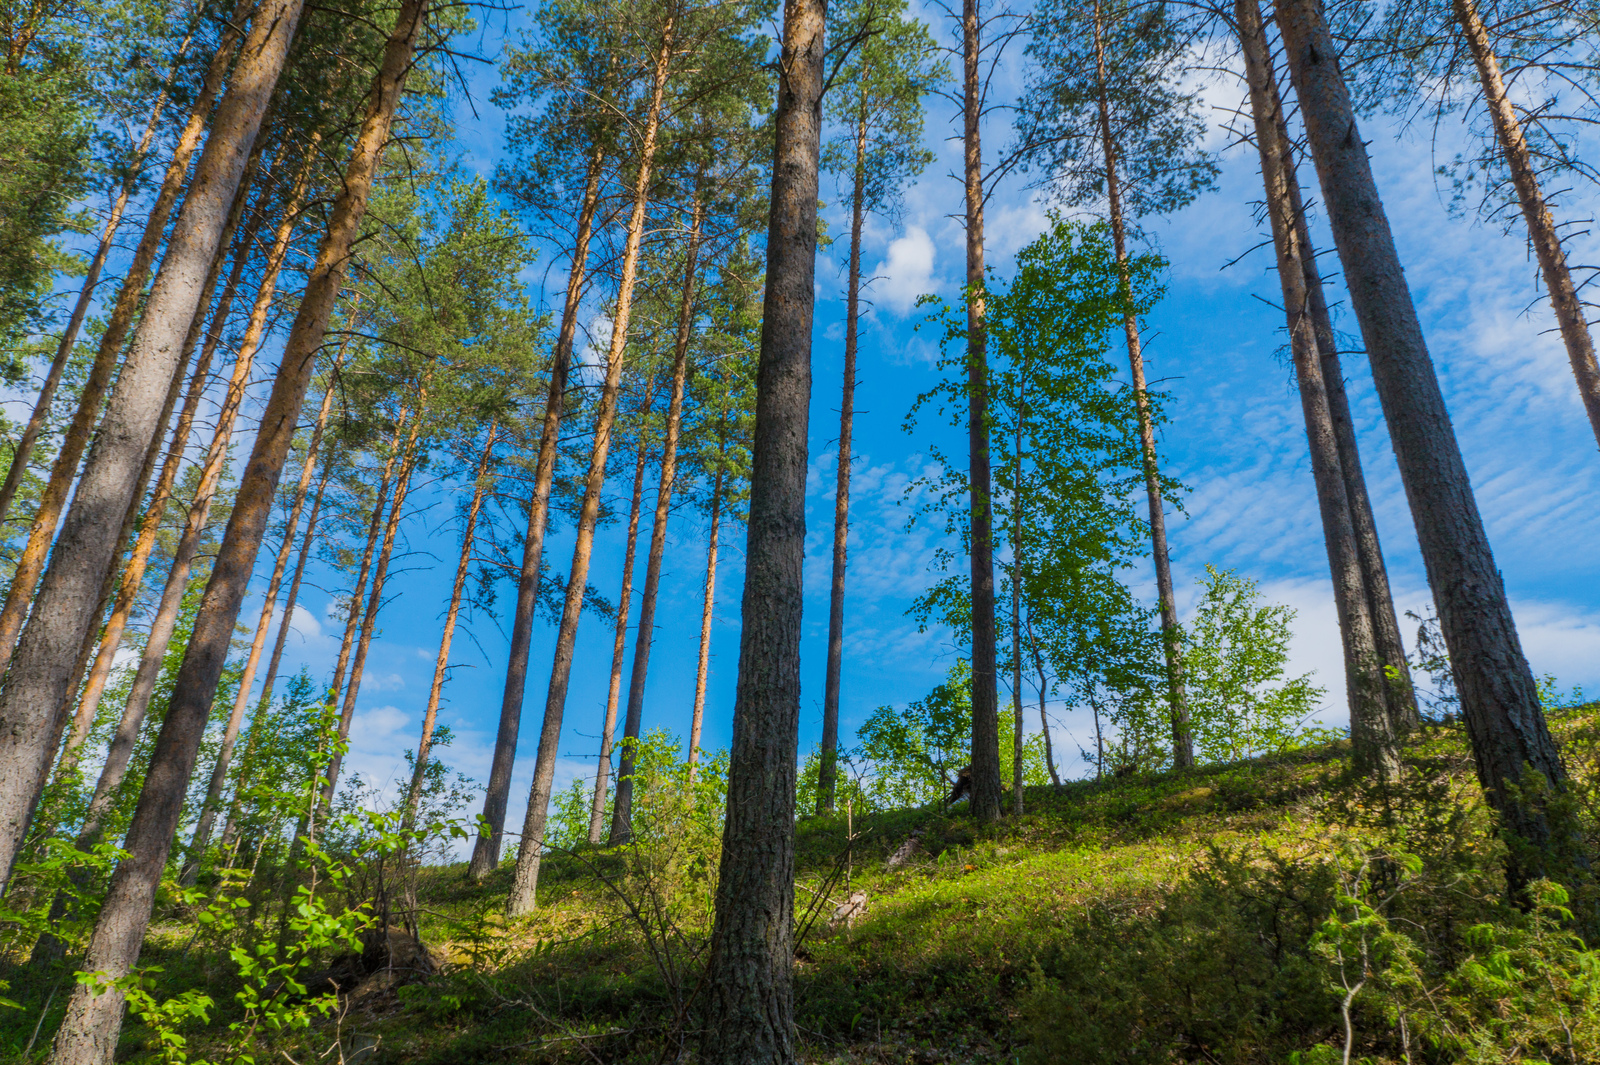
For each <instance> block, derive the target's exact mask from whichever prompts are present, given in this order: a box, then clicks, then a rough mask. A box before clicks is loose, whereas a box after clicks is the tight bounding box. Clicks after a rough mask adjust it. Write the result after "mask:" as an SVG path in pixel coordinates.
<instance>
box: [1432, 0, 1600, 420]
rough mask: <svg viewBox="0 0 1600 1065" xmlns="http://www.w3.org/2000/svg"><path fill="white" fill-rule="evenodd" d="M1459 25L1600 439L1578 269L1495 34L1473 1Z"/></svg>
mask: <svg viewBox="0 0 1600 1065" xmlns="http://www.w3.org/2000/svg"><path fill="white" fill-rule="evenodd" d="M1454 7H1455V13H1456V21H1457V22H1458V23H1459V24H1460V26H1461V33H1462V36H1464V37H1465V38H1466V40H1467V47H1468V48H1469V49H1470V50H1471V52H1472V61H1473V63H1474V64H1476V66H1477V68H1478V80H1479V81H1480V82H1481V83H1482V85H1483V102H1484V104H1485V106H1487V107H1488V109H1489V118H1490V120H1492V121H1493V122H1494V135H1495V139H1496V140H1497V141H1499V142H1500V154H1501V155H1502V156H1503V157H1504V158H1505V161H1506V168H1507V169H1509V170H1510V171H1511V182H1512V184H1513V185H1515V186H1516V189H1517V201H1518V202H1519V203H1520V204H1521V206H1522V218H1523V221H1525V222H1526V223H1527V225H1528V240H1529V242H1530V243H1531V244H1532V245H1533V250H1534V253H1535V254H1536V255H1538V257H1539V270H1540V272H1541V273H1543V274H1544V283H1545V288H1546V289H1548V290H1549V293H1550V307H1551V309H1552V310H1554V311H1555V314H1556V324H1557V325H1558V326H1559V327H1560V329H1561V340H1562V342H1563V343H1564V344H1565V345H1566V348H1567V359H1568V361H1570V362H1571V363H1572V376H1573V377H1574V378H1575V379H1576V380H1577V384H1578V396H1579V398H1581V399H1582V400H1583V408H1584V410H1585V411H1586V412H1588V415H1589V427H1590V429H1592V430H1593V431H1594V435H1595V439H1596V440H1597V441H1600V362H1596V360H1595V354H1594V338H1593V337H1591V336H1590V335H1589V323H1588V320H1587V319H1586V318H1585V317H1584V310H1583V302H1582V300H1580V299H1579V298H1578V289H1577V286H1576V285H1574V284H1573V282H1572V271H1571V270H1569V269H1568V268H1567V253H1566V250H1565V249H1564V248H1562V246H1561V234H1560V231H1559V230H1558V229H1557V228H1556V220H1555V218H1554V217H1552V216H1551V214H1550V206H1549V204H1547V203H1546V202H1545V199H1544V192H1543V191H1542V190H1541V189H1540V188H1539V176H1538V174H1537V173H1536V172H1535V171H1534V167H1533V158H1532V156H1531V154H1530V153H1529V151H1528V141H1527V138H1526V137H1524V136H1523V134H1522V123H1520V122H1518V121H1517V111H1516V108H1515V107H1514V106H1513V105H1512V103H1511V100H1510V98H1509V97H1508V96H1507V95H1506V86H1505V82H1504V81H1503V80H1502V79H1501V77H1500V60H1499V58H1498V57H1496V55H1495V54H1494V45H1493V44H1492V43H1491V42H1490V40H1489V31H1488V29H1487V28H1485V26H1484V24H1483V19H1482V17H1481V16H1480V15H1479V14H1478V8H1477V5H1476V4H1474V3H1473V2H1472V0H1454Z"/></svg>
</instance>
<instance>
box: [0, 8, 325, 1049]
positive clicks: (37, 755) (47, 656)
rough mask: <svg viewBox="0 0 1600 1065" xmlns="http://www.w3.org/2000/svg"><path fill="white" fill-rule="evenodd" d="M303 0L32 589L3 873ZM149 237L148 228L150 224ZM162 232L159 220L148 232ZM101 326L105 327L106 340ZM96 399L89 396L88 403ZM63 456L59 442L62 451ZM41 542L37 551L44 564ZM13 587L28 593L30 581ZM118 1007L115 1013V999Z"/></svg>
mask: <svg viewBox="0 0 1600 1065" xmlns="http://www.w3.org/2000/svg"><path fill="white" fill-rule="evenodd" d="M301 2H302V0H266V3H267V6H266V7H265V8H263V9H262V10H261V11H260V12H259V13H258V15H257V17H256V19H255V22H254V23H253V24H252V26H251V29H250V36H249V38H248V39H247V40H246V41H245V44H244V49H243V53H242V55H241V57H240V60H239V63H238V65H237V66H236V67H235V69H234V74H233V81H232V83H231V84H230V86H229V88H228V93H227V95H226V96H225V97H224V98H223V100H222V102H221V104H220V105H219V106H218V108H217V113H216V117H215V118H214V120H213V121H212V126H211V129H212V132H211V136H210V138H209V139H208V140H207V141H206V147H205V151H204V152H203V153H202V154H201V158H200V162H199V164H198V166H197V168H196V170H195V176H194V180H193V181H192V182H191V183H190V187H189V194H188V197H187V198H186V199H185V201H184V205H183V210H182V211H181V212H180V214H179V217H178V220H177V223H176V224H175V226H174V229H173V232H172V237H171V239H170V240H169V241H168V243H167V253H166V256H165V258H164V260H163V261H162V264H161V271H160V273H159V275H158V276H157V277H156V282H155V285H154V287H153V289H152V290H151V293H150V298H149V299H148V301H146V303H145V308H144V315H143V318H142V320H141V321H140V324H139V329H138V332H137V333H136V335H135V336H134V339H133V346H132V349H131V351H130V352H129V354H128V356H127V358H126V359H125V360H123V362H122V369H121V372H120V374H119V375H118V378H117V386H116V389H115V391H114V392H113V394H112V396H111V402H110V406H109V409H108V410H107V412H106V415H105V419H104V421H103V422H102V424H101V427H100V432H99V434H98V436H97V439H96V441H95V446H94V449H93V451H92V452H91V453H90V455H89V460H88V463H87V464H86V466H85V468H84V472H83V476H82V477H81V478H79V480H78V487H77V491H76V493H75V495H74V497H73V501H72V507H71V509H70V510H69V511H68V512H67V516H66V520H65V522H64V523H63V526H62V530H61V535H60V537H59V538H58V540H57V542H56V547H55V550H54V552H53V554H52V559H53V562H54V564H53V565H51V566H50V569H49V572H47V573H46V574H45V576H44V579H43V581H42V582H41V584H40V586H39V590H38V594H37V595H36V596H34V598H33V611H32V617H31V618H30V622H29V624H28V626H27V629H26V630H25V631H24V632H23V635H22V638H21V640H20V641H19V642H18V644H17V648H16V653H15V656H14V658H13V659H12V661H11V663H10V666H11V669H10V677H9V681H8V683H7V685H6V688H5V690H4V692H0V883H4V882H5V881H7V880H9V878H10V875H11V865H12V862H13V861H14V860H15V858H16V853H17V848H18V847H19V846H20V844H21V842H22V835H23V833H24V832H25V831H26V828H27V823H28V819H29V817H30V816H31V814H32V805H33V803H32V798H33V797H34V796H36V795H37V794H38V792H39V788H40V784H41V782H42V781H43V779H44V778H45V775H46V774H47V773H48V772H49V767H50V762H51V758H52V755H54V753H55V749H56V745H57V742H58V741H59V738H60V736H61V731H62V728H63V726H64V725H65V721H64V720H63V719H62V718H61V715H60V707H61V706H62V703H63V700H65V698H66V695H67V688H68V687H69V686H70V684H71V683H72V681H73V680H74V679H76V678H74V677H72V676H70V673H71V671H72V668H73V666H74V664H75V658H76V653H77V651H78V648H79V647H80V646H81V645H82V643H83V639H84V636H85V634H86V633H87V631H88V629H89V627H90V626H91V625H93V624H94V621H95V616H94V615H95V611H96V610H97V608H98V607H99V605H100V586H101V583H102V580H103V578H104V575H105V572H106V568H107V566H108V565H109V564H110V562H111V558H112V556H113V554H115V552H116V549H117V544H116V538H117V534H118V533H119V532H120V531H121V528H122V518H123V515H124V514H126V513H127V510H128V506H129V504H130V503H131V502H132V499H133V493H134V490H135V488H136V484H135V482H136V481H137V474H138V471H139V466H140V464H141V463H142V462H143V460H144V456H145V452H146V450H147V449H148V448H149V447H150V440H151V438H152V437H153V436H155V434H156V432H157V430H158V429H159V426H158V425H157V424H156V420H157V418H158V417H159V415H160V411H161V400H162V397H163V396H164V395H165V394H166V391H167V386H168V383H169V382H170V381H171V380H172V375H173V374H174V373H175V372H177V367H178V365H179V360H180V357H181V350H180V349H181V346H182V340H183V337H184V334H185V333H187V332H188V329H189V325H190V323H191V322H192V321H193V319H194V314H195V310H196V308H197V306H198V304H199V298H200V291H201V288H202V287H203V285H204V279H205V276H206V274H207V272H208V271H209V269H210V267H211V263H212V260H213V259H214V258H215V257H216V254H217V248H218V247H219V245H220V243H221V239H222V230H223V227H224V225H225V224H226V221H227V216H228V213H229V206H230V204H231V203H232V201H233V198H234V194H235V193H236V192H237V191H238V188H239V183H240V180H241V179H242V178H243V177H244V173H245V169H246V167H247V165H248V162H249V159H250V156H251V155H252V154H253V149H254V147H255V141H256V134H257V133H258V132H259V131H260V126H261V120H262V117H263V115H264V114H265V112H266V110H267V105H268V103H269V101H270V99H271V96H272V91H273V87H274V86H275V85H276V83H277V80H278V74H279V72H280V71H281V70H282V68H283V61H284V57H285V56H286V55H287V53H288V47H289V41H290V39H291V38H292V36H293V33H294V27H295V23H296V21H297V20H298V18H299V13H300V4H301ZM146 236H147V237H152V234H151V233H149V232H148V230H147V232H146ZM159 237H160V232H159V231H158V232H156V233H155V234H154V235H153V237H152V239H159ZM152 254H153V253H152ZM110 337H111V333H110V331H108V333H107V339H109V338H110ZM120 348H121V341H120V338H119V339H118V340H117V343H116V344H114V345H109V346H108V345H105V344H103V345H102V351H106V350H109V351H111V352H112V353H113V354H114V353H115V352H117V351H119V350H120ZM113 361H114V360H113ZM107 372H108V373H109V370H108V371H107ZM98 403H99V400H98V398H96V399H95V400H94V403H93V404H87V405H89V406H98ZM85 434H87V427H86V426H85ZM69 435H70V434H69ZM68 458H69V455H68V453H67V450H66V449H65V447H64V449H63V453H62V456H61V459H63V460H65V459H68ZM76 462H77V460H76V458H75V457H72V458H71V461H69V462H67V463H66V465H67V466H69V467H73V468H75V467H76ZM58 464H59V462H58ZM64 491H65V489H64V487H63V493H64ZM41 517H42V518H43V523H42V524H41V523H40V522H38V521H36V522H35V524H36V526H39V527H43V525H49V526H50V527H51V528H52V529H53V528H54V518H53V517H51V516H50V515H48V514H44V515H42V516H41ZM45 546H46V547H48V544H46V545H45ZM43 551H44V549H43V548H41V549H40V552H39V557H40V562H41V563H42V560H43ZM23 585H27V586H28V591H32V583H31V581H29V580H27V579H26V577H25V576H24V577H22V578H19V582H18V584H16V585H13V591H14V592H16V591H18V590H19V589H20V588H21V587H22V586H23ZM21 594H22V595H23V598H24V599H26V598H27V592H22V593H21ZM0 646H5V647H8V646H9V642H8V641H7V640H6V639H5V638H3V637H0ZM0 668H4V667H3V666H0ZM84 1001H85V1002H87V1001H88V999H85V1000H84ZM97 1008H98V1007H97ZM116 1009H117V1016H119V1017H120V1010H121V1005H120V1000H119V1002H118V1004H117V1007H116ZM107 1036H108V1029H106V1027H105V1026H104V1024H98V1026H97V1027H95V1029H94V1031H93V1032H87V1031H86V1034H85V1035H84V1036H83V1038H82V1039H77V1038H75V1037H74V1038H72V1039H69V1040H68V1041H67V1042H66V1043H63V1044H61V1046H63V1047H71V1048H73V1049H71V1050H70V1051H69V1050H60V1049H58V1050H57V1052H56V1053H57V1059H58V1060H59V1061H60V1062H62V1063H63V1065H76V1063H77V1062H78V1061H88V1060H91V1059H92V1058H93V1057H94V1056H95V1055H100V1054H107V1053H109V1052H110V1046H109V1044H108V1043H106V1042H105V1040H106V1038H107ZM63 1055H66V1056H63Z"/></svg>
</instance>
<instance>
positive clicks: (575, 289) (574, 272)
mask: <svg viewBox="0 0 1600 1065" xmlns="http://www.w3.org/2000/svg"><path fill="white" fill-rule="evenodd" d="M604 164H605V149H604V147H603V145H601V144H600V143H598V142H597V143H596V144H595V145H594V147H593V148H592V149H591V151H590V155H589V169H588V172H587V174H586V175H585V177H584V186H583V204H582V206H581V207H580V208H579V210H578V227H577V238H576V240H575V242H574V244H573V251H572V266H571V268H570V270H569V271H568V273H567V299H566V304H565V305H564V306H563V308H562V311H561V331H560V333H558V334H557V336H556V346H555V351H554V352H553V353H552V358H551V360H550V392H549V394H548V395H547V396H546V398H545V404H544V427H543V429H542V430H541V432H540V436H539V457H538V460H537V462H536V464H535V466H534V475H533V492H532V494H531V495H530V496H529V498H528V531H527V533H526V534H525V535H524V536H523V540H522V571H521V573H520V574H518V576H517V607H516V613H515V614H513V615H512V620H511V647H510V649H509V651H508V652H507V655H506V686H505V691H504V694H503V695H502V697H501V701H500V724H499V727H498V728H497V730H496V732H495V740H494V759H493V761H492V762H491V763H490V765H489V784H488V787H486V788H485V789H484V795H483V819H484V820H485V821H487V822H488V824H489V831H488V833H487V834H484V833H482V832H480V833H479V834H478V839H477V842H476V843H475V844H474V845H473V848H472V861H471V862H470V863H469V864H468V866H467V871H468V874H469V875H470V876H471V877H472V878H473V879H475V880H482V879H483V878H484V877H486V876H488V875H489V874H490V873H491V872H493V871H494V869H495V867H496V866H498V865H499V864H500V842H501V837H502V836H503V835H504V834H505V825H506V803H507V801H508V800H509V799H510V797H511V768H512V764H513V763H514V762H515V761H516V757H517V735H518V733H519V732H520V731H521V726H522V701H523V697H524V694H525V692H526V689H527V686H528V651H529V648H530V647H531V645H532V643H533V610H534V607H535V606H536V605H537V603H538V598H539V570H540V566H541V564H542V561H543V555H544V531H545V526H546V524H547V523H548V518H549V514H550V485H551V482H553V481H554V480H555V475H556V460H557V458H559V457H560V448H561V410H562V407H563V405H564V404H565V403H566V396H567V373H568V371H569V370H570V369H571V367H572V341H573V338H574V337H575V336H576V335H577V331H578V303H579V301H580V300H581V299H582V297H583V286H584V279H585V277H586V276H587V274H588V270H589V238H590V236H591V235H592V234H593V233H594V214H595V209H596V207H597V206H598V205H599V202H600V173H601V169H602V167H603V166H604Z"/></svg>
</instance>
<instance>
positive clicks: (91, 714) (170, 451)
mask: <svg viewBox="0 0 1600 1065" xmlns="http://www.w3.org/2000/svg"><path fill="white" fill-rule="evenodd" d="M247 184H248V182H245V181H241V182H240V184H239V191H238V193H237V194H235V196H234V199H233V209H232V210H231V211H230V213H229V215H228V222H227V225H225V226H224V227H223V229H224V232H223V239H222V241H221V242H220V243H219V245H218V251H217V257H216V258H215V259H213V260H212V263H211V271H210V273H208V274H207V276H206V283H205V285H204V286H203V290H202V292H201V298H200V302H199V304H198V306H197V309H196V310H195V315H194V320H193V321H192V322H191V323H190V325H189V333H188V336H186V337H185V338H184V344H183V354H182V356H181V357H180V358H179V362H178V372H176V373H174V374H173V376H172V383H174V384H178V383H181V381H182V379H183V368H184V367H187V366H188V365H189V359H190V356H191V355H192V354H193V352H194V348H195V345H196V344H198V343H199V341H200V335H201V333H202V331H205V326H206V321H207V313H208V312H210V311H211V296H212V293H213V291H214V290H215V288H216V283H217V277H218V274H219V273H220V271H221V268H222V263H223V260H224V258H225V252H226V250H227V248H228V245H229V244H231V243H233V232H234V229H235V228H236V227H237V225H238V222H239V216H240V214H241V213H242V212H243V209H244V203H245V199H246V193H247V191H248V189H247ZM263 205H264V204H257V208H258V210H257V211H255V212H254V213H253V214H252V215H251V217H250V221H249V223H248V224H247V225H246V226H245V231H244V234H243V236H242V238H241V239H240V240H239V242H238V245H237V247H236V248H235V250H234V255H233V266H232V268H231V270H230V272H229V276H228V282H227V284H226V286H225V287H224V288H223V290H222V298H221V299H220V300H219V301H218V302H217V307H216V311H215V312H214V313H212V314H211V315H210V320H211V329H210V330H209V331H207V332H206V342H205V344H204V345H203V346H202V347H201V349H200V359H199V361H198V362H197V363H196V364H195V367H194V372H193V373H192V374H191V375H190V378H189V388H188V394H187V395H186V396H185V397H184V401H183V410H182V411H181V412H180V413H179V415H178V424H177V425H176V426H175V427H174V428H173V431H172V440H171V442H170V444H169V445H168V447H167V459H166V462H165V463H163V465H162V468H161V475H160V477H158V478H157V480H156V485H155V491H154V492H152V493H151V497H150V500H149V503H148V505H147V506H146V507H145V511H144V520H143V521H142V522H141V523H140V527H139V536H138V538H137V539H136V540H135V541H134V544H133V549H132V551H131V552H130V553H129V557H128V564H127V566H126V567H125V568H124V569H123V571H122V575H121V578H120V580H119V581H118V583H117V598H116V602H115V604H114V605H113V606H112V610H111V616H110V617H109V618H108V619H107V621H106V625H105V628H104V630H103V631H102V632H101V634H100V640H99V651H98V652H97V653H96V655H95V660H94V664H93V665H92V666H91V667H90V669H89V675H88V677H87V679H86V680H85V682H84V687H83V692H82V693H81V695H79V698H78V709H77V713H76V714H75V715H74V716H73V719H72V727H71V729H70V730H69V732H68V734H67V740H66V743H65V744H64V746H63V749H62V753H61V758H60V761H59V762H58V764H57V769H56V772H57V775H58V776H60V775H62V774H64V773H70V772H72V771H73V770H75V769H76V767H77V764H78V758H79V755H80V753H81V750H82V747H83V743H84V741H85V740H87V739H88V738H89V730H90V729H91V728H92V727H93V726H94V719H95V715H96V714H97V713H98V712H99V710H100V699H101V696H103V695H104V694H105V686H106V682H107V681H108V680H109V678H110V676H111V668H112V666H113V664H114V662H115V659H116V654H117V650H118V648H120V647H121V646H122V637H123V634H124V633H125V632H126V631H127V627H128V619H129V618H130V617H132V614H133V606H134V600H135V599H136V598H137V597H138V595H139V590H140V588H141V587H142V586H143V584H144V574H145V567H146V565H147V564H148V563H149V561H150V552H151V551H152V550H153V549H154V548H155V543H156V535H157V534H158V533H159V532H160V531H161V524H162V521H163V520H164V519H165V517H166V513H167V501H168V500H169V499H170V498H171V496H172V487H173V485H174V484H176V483H177V477H178V471H179V470H180V469H181V468H182V466H183V460H184V454H185V452H186V450H187V448H188V446H189V433H190V431H191V430H192V429H193V427H194V418H195V414H196V413H197V412H198V410H199V408H200V401H201V400H202V399H203V398H204V397H205V393H206V390H207V389H208V388H209V387H210V384H211V361H212V359H213V358H215V356H216V353H217V346H218V344H220V343H221V341H222V333H223V330H224V329H225V328H226V326H227V320H228V315H229V314H230V312H231V311H232V309H233V298H234V294H235V293H236V292H237V291H238V287H239V281H240V279H241V278H242V277H243V276H244V269H245V266H246V265H247V264H248V262H249V260H250V258H251V256H252V253H253V250H254V243H255V234H256V229H257V227H258V226H259V225H260V224H261V222H262V215H261V212H260V210H259V208H260V207H261V206H263ZM173 394H174V393H173V391H172V389H171V387H169V388H168V391H167V397H168V399H169V400H170V399H171V398H172V396H173ZM165 409H166V414H167V415H168V416H169V417H170V415H171V413H172V412H171V407H170V406H168V407H166V408H165ZM167 420H168V418H165V417H164V418H162V419H160V423H159V424H161V425H165V424H166V422H167ZM160 442H161V441H160V437H159V435H158V436H156V437H152V438H151V449H150V451H147V452H146V454H145V461H146V463H147V464H148V462H149V460H150V455H151V453H152V452H154V451H155V450H156V449H157V448H158V447H159V444H160ZM141 480H144V478H141ZM138 502H139V499H138V496H135V497H134V501H133V503H132V504H130V506H129V507H128V512H129V513H130V514H136V513H137V506H138ZM124 524H126V522H124ZM120 541H121V542H124V543H125V542H126V541H127V535H126V533H124V534H123V535H122V536H121V538H120ZM115 570H116V566H114V565H112V566H108V567H107V573H108V574H114V571H115ZM103 598H104V596H102V599H103ZM87 632H88V634H89V635H90V636H91V637H92V636H93V633H94V628H93V626H92V625H91V627H90V628H89V629H88V630H87ZM85 642H86V643H87V642H89V641H88V640H87V639H86V640H85ZM76 675H77V676H82V671H81V670H79V671H78V672H77V674H76ZM73 687H74V686H73V685H72V684H71V683H70V682H69V683H68V696H67V700H69V701H70V699H71V697H72V689H73ZM68 712H70V710H69V709H68V707H67V705H66V702H65V701H64V703H63V708H62V711H61V713H62V714H63V715H65V714H66V713H68Z"/></svg>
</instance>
